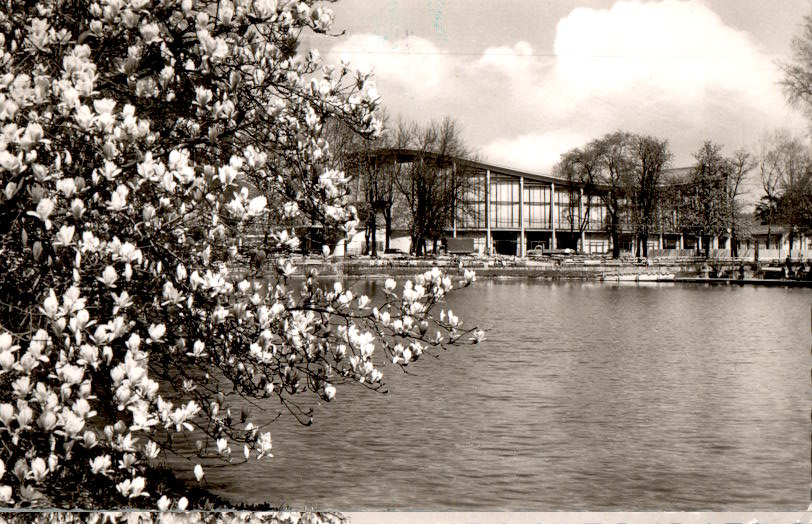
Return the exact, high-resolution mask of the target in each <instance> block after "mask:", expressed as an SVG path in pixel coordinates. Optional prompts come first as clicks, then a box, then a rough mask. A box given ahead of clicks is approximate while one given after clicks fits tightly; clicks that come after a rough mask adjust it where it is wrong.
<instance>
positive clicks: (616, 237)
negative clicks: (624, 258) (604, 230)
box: [609, 225, 620, 260]
mask: <svg viewBox="0 0 812 524" xmlns="http://www.w3.org/2000/svg"><path fill="white" fill-rule="evenodd" d="M609 236H610V237H611V238H612V258H613V259H615V260H617V259H618V258H620V233H619V232H618V230H617V227H615V226H614V225H612V226H610V228H609Z"/></svg>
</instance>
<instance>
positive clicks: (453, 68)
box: [311, 0, 812, 173]
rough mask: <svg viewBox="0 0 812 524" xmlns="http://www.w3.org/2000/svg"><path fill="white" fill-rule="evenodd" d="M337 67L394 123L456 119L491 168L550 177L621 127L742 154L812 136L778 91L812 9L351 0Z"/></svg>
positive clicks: (805, 0) (682, 144)
mask: <svg viewBox="0 0 812 524" xmlns="http://www.w3.org/2000/svg"><path fill="white" fill-rule="evenodd" d="M331 8H332V9H333V11H334V13H335V18H336V23H335V26H334V29H335V30H337V31H341V30H343V31H344V34H343V35H341V36H339V37H336V38H330V39H324V38H318V39H315V40H314V41H313V42H312V44H311V45H313V46H315V47H317V48H318V49H319V50H320V52H321V53H322V55H324V56H325V59H327V60H329V61H334V62H338V60H339V59H340V58H341V57H342V56H345V57H348V58H349V59H350V60H351V61H352V62H353V63H354V64H357V65H363V66H369V67H371V68H372V69H373V70H374V72H375V78H376V82H377V86H378V91H379V92H380V94H381V96H382V97H383V100H384V105H385V107H386V108H387V110H388V112H389V114H390V115H391V117H392V118H394V119H397V117H398V116H400V117H403V118H405V119H408V120H417V121H418V122H427V121H429V120H431V119H436V118H442V117H443V116H451V117H453V118H455V119H456V120H457V121H458V122H459V124H460V125H461V126H462V128H463V133H464V137H465V138H466V140H467V142H468V143H469V145H470V146H471V147H472V148H473V149H474V150H476V151H477V152H478V153H479V154H480V156H481V157H482V158H483V159H484V160H486V161H488V162H492V163H496V164H501V165H505V166H509V167H514V168H517V169H525V170H529V171H533V172H539V173H547V172H549V171H550V170H551V168H552V166H553V165H554V164H555V162H557V161H558V159H559V156H560V154H561V153H562V152H564V151H566V150H568V149H570V148H572V147H576V146H580V145H583V144H584V143H586V142H588V141H589V140H591V139H593V138H596V137H599V136H601V135H603V134H605V133H608V132H612V131H615V130H618V129H622V130H626V131H631V132H636V133H646V134H652V135H656V136H658V137H661V138H667V139H668V140H669V143H670V145H671V149H672V151H673V152H674V162H673V164H674V166H682V165H688V164H690V163H691V162H692V153H693V152H694V151H696V150H697V149H698V148H699V146H700V145H701V144H702V142H703V141H704V140H707V139H710V140H714V141H716V142H719V143H721V144H724V145H725V151H726V152H727V153H732V152H733V151H734V150H735V149H737V148H740V147H748V148H755V147H756V146H757V144H758V142H759V140H760V139H761V138H762V137H763V136H764V135H765V134H766V133H768V132H771V131H774V130H776V129H779V128H784V129H788V130H790V131H792V132H795V133H806V132H807V127H808V125H807V120H806V119H805V118H804V117H803V116H802V115H801V114H800V112H799V111H797V110H795V109H793V108H790V107H789V106H788V105H787V103H786V101H785V97H784V95H783V93H782V91H781V88H780V86H779V85H777V81H778V80H779V79H780V75H779V72H778V69H777V67H776V61H777V60H781V59H786V58H788V57H789V53H790V42H791V39H792V37H793V36H794V35H796V34H798V33H799V31H800V26H801V23H802V21H803V17H804V16H805V15H806V14H808V13H810V11H812V3H810V1H809V0H776V1H775V2H764V1H763V0H661V1H637V0H622V1H612V0H500V1H498V2H494V1H492V0H341V1H340V2H338V3H336V4H333V5H332V6H331Z"/></svg>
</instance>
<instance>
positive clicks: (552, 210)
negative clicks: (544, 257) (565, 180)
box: [550, 182, 556, 249]
mask: <svg viewBox="0 0 812 524" xmlns="http://www.w3.org/2000/svg"><path fill="white" fill-rule="evenodd" d="M550 227H551V228H552V234H551V235H550V249H556V241H555V182H550Z"/></svg>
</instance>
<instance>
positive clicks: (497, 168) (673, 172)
mask: <svg viewBox="0 0 812 524" xmlns="http://www.w3.org/2000/svg"><path fill="white" fill-rule="evenodd" d="M366 154H368V155H370V156H376V157H378V158H386V157H390V156H391V157H393V158H394V159H395V160H396V161H398V162H408V161H409V160H410V159H414V158H415V157H417V156H418V155H429V156H435V157H436V156H439V155H437V154H436V153H431V152H425V151H420V150H418V149H410V148H386V149H378V150H376V151H375V152H374V153H366ZM450 161H451V162H455V163H457V164H465V165H468V166H470V167H472V168H474V169H478V170H482V171H490V172H491V174H492V175H493V174H497V175H507V176H514V177H524V178H525V179H528V180H536V181H539V182H545V183H548V184H549V183H553V184H560V185H563V186H569V185H572V184H571V182H570V181H569V180H567V179H566V178H563V177H559V176H554V175H550V174H543V173H534V172H531V171H522V170H519V169H514V168H512V167H506V166H501V165H498V164H492V163H489V162H482V161H479V160H470V159H466V158H459V157H451V159H450ZM691 169H692V167H677V168H671V169H666V170H664V171H663V174H664V175H666V176H667V177H669V178H677V177H682V176H685V175H687V174H688V173H690V171H691ZM599 187H600V185H599Z"/></svg>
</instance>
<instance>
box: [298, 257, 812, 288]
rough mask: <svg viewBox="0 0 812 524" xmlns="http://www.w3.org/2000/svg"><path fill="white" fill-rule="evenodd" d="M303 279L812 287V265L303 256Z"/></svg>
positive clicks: (690, 260)
mask: <svg viewBox="0 0 812 524" xmlns="http://www.w3.org/2000/svg"><path fill="white" fill-rule="evenodd" d="M296 265H297V267H298V272H299V274H300V275H304V274H307V273H308V272H309V271H310V270H311V269H316V270H317V271H318V273H319V275H321V276H325V277H327V276H329V277H336V276H338V277H347V278H382V277H406V276H411V275H414V274H416V273H420V272H423V271H425V270H426V269H428V268H431V267H439V268H441V269H443V270H445V271H448V272H449V273H450V274H452V275H457V274H459V275H462V273H463V271H465V270H466V269H469V270H474V271H475V272H476V274H477V278H525V279H571V280H598V281H608V282H612V281H620V282H689V283H705V284H736V285H769V286H775V285H778V286H792V287H812V278H811V277H810V273H809V272H810V265H809V264H808V263H805V262H804V261H799V260H795V261H793V262H792V263H791V269H786V268H787V266H786V262H779V261H769V262H758V263H757V262H753V261H748V260H743V259H727V260H720V259H705V258H703V257H681V258H649V259H641V260H638V259H634V258H629V257H627V258H621V259H619V260H613V259H611V258H607V257H596V256H558V255H554V256H547V257H539V258H519V257H505V256H495V257H481V256H462V257H458V256H450V255H446V256H439V257H436V258H418V257H408V256H400V257H381V258H374V257H365V256H359V257H332V258H329V259H324V258H322V257H310V258H308V257H304V258H302V259H299V260H297V261H296Z"/></svg>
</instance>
